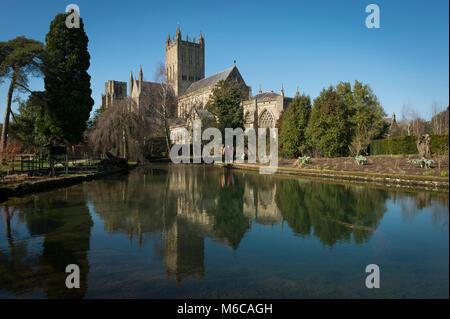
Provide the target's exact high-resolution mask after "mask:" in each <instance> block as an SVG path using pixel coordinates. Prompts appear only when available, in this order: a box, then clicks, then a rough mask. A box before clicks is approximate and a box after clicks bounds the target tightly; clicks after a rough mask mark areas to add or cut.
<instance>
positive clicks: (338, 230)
mask: <svg viewBox="0 0 450 319" xmlns="http://www.w3.org/2000/svg"><path fill="white" fill-rule="evenodd" d="M278 184H279V186H278V188H277V204H278V207H279V208H280V209H281V212H282V214H283V217H284V218H285V220H286V221H287V223H288V224H289V226H290V227H291V228H292V229H293V231H294V233H296V234H299V235H301V236H309V235H310V234H311V232H312V230H313V229H314V235H315V236H316V237H317V238H319V240H320V241H321V242H322V243H323V244H325V245H328V246H330V247H333V245H334V244H335V243H336V242H338V241H349V240H350V239H351V236H352V235H353V239H354V241H355V243H357V244H359V243H362V242H365V241H367V240H368V238H369V236H370V235H371V233H372V231H373V230H374V229H376V227H377V226H378V224H379V221H380V220H381V218H382V217H383V215H384V213H385V211H386V206H385V201H386V198H387V196H388V193H387V192H386V191H384V190H379V189H370V188H367V187H356V186H343V185H334V184H327V183H321V182H304V181H301V180H294V179H283V180H280V181H279V182H278Z"/></svg>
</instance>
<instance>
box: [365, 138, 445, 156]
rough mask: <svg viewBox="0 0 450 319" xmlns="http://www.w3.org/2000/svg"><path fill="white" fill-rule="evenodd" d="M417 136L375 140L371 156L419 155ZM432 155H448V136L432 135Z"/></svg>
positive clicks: (372, 144) (371, 147) (371, 145)
mask: <svg viewBox="0 0 450 319" xmlns="http://www.w3.org/2000/svg"><path fill="white" fill-rule="evenodd" d="M416 141H417V137H416V136H396V137H392V138H388V139H381V140H374V141H372V142H371V143H370V155H396V154H417V153H419V151H418V150H417V145H416ZM431 153H432V154H433V155H445V154H448V135H431Z"/></svg>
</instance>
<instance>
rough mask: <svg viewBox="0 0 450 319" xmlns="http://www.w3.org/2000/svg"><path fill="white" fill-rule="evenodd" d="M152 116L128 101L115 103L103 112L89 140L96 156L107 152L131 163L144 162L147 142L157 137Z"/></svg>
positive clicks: (90, 133)
mask: <svg viewBox="0 0 450 319" xmlns="http://www.w3.org/2000/svg"><path fill="white" fill-rule="evenodd" d="M153 133H154V132H153V125H152V120H151V117H150V116H148V115H147V114H145V112H138V111H137V107H136V103H135V102H134V101H133V100H132V99H130V98H126V99H123V100H119V101H115V102H114V103H113V104H112V105H110V106H109V107H108V108H107V109H106V110H104V111H103V112H101V113H100V115H99V117H98V119H97V121H96V125H95V127H94V128H93V129H92V130H91V131H90V132H89V133H88V141H89V144H90V146H91V148H92V150H93V151H94V152H95V153H99V154H102V155H105V154H106V153H107V152H110V153H111V154H113V155H115V156H118V157H122V158H126V159H128V160H137V161H143V160H144V159H145V157H146V156H147V151H146V150H147V148H148V147H147V146H148V145H147V141H149V140H150V138H151V137H152V136H153Z"/></svg>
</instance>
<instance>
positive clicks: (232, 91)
mask: <svg viewBox="0 0 450 319" xmlns="http://www.w3.org/2000/svg"><path fill="white" fill-rule="evenodd" d="M245 97H246V96H245V87H244V85H243V84H240V83H238V82H237V81H223V80H222V81H219V82H218V83H217V86H216V87H215V88H214V89H213V91H212V95H211V97H210V98H209V101H208V103H207V106H206V109H207V110H208V111H209V112H210V113H212V114H213V115H214V116H215V118H216V119H217V121H218V128H219V130H220V131H221V133H222V136H225V128H232V129H235V128H238V127H243V126H244V114H243V109H242V106H241V102H242V101H243V100H244V98H245Z"/></svg>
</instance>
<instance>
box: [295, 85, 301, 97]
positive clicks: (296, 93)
mask: <svg viewBox="0 0 450 319" xmlns="http://www.w3.org/2000/svg"><path fill="white" fill-rule="evenodd" d="M299 95H300V92H299V91H298V86H297V92H295V96H299Z"/></svg>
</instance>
